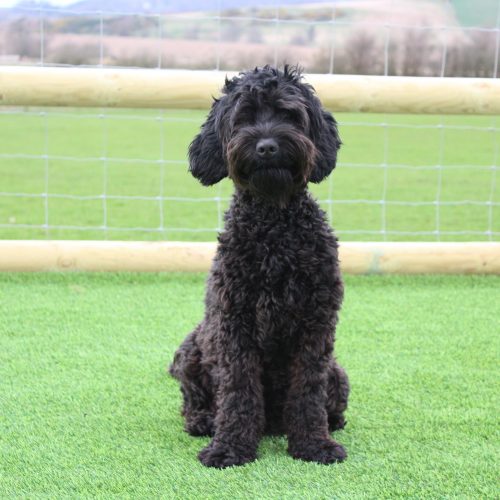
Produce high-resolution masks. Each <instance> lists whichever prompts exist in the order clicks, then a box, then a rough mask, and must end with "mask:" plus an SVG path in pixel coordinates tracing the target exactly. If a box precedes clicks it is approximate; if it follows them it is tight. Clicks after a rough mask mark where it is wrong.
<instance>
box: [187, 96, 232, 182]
mask: <svg viewBox="0 0 500 500" xmlns="http://www.w3.org/2000/svg"><path fill="white" fill-rule="evenodd" d="M221 111H222V110H221V104H220V100H218V99H215V100H214V102H213V104H212V109H211V110H210V114H209V115H208V117H207V121H206V122H205V123H204V124H203V125H202V127H201V130H200V133H199V134H198V135H197V136H196V137H195V138H194V139H193V142H192V143H191V144H190V146H189V171H190V172H191V173H192V174H193V176H194V177H196V178H197V179H198V180H199V181H200V182H201V183H202V184H203V185H204V186H211V185H212V184H215V183H216V182H219V181H220V180H222V179H223V178H224V177H226V176H227V168H226V163H225V161H224V156H223V151H222V142H221V138H220V132H219V130H218V128H219V126H220V117H219V115H220V113H221Z"/></svg>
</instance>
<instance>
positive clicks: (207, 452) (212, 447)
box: [198, 441, 256, 469]
mask: <svg viewBox="0 0 500 500" xmlns="http://www.w3.org/2000/svg"><path fill="white" fill-rule="evenodd" d="M198 458H199V459H200V462H201V463H202V464H203V465H206V466H207V467H216V468H218V469H224V468H225V467H231V466H232V465H243V464H246V463H248V462H253V461H254V460H255V458H256V453H248V452H247V453H242V452H241V451H237V450H236V449H234V448H232V447H231V446H228V445H224V444H221V443H214V442H213V441H212V442H211V443H210V444H209V445H208V446H207V447H206V448H204V449H203V450H201V451H200V453H199V454H198Z"/></svg>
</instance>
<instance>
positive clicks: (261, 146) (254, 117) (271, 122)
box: [189, 66, 341, 205]
mask: <svg viewBox="0 0 500 500" xmlns="http://www.w3.org/2000/svg"><path fill="white" fill-rule="evenodd" d="M301 79H302V77H301V74H300V70H299V69H298V68H296V67H289V66H285V67H284V69H283V70H282V71H281V70H278V69H275V68H272V67H270V66H265V67H263V68H256V69H255V70H253V71H247V72H244V73H240V75H239V76H237V77H234V78H233V79H232V80H226V84H225V86H224V88H223V90H222V93H223V95H222V97H221V98H220V99H215V100H214V103H213V105H212V109H211V111H210V114H209V115H208V118H207V121H206V122H205V123H204V125H203V126H202V128H201V131H200V133H199V134H198V135H197V136H196V137H195V139H194V140H193V142H192V143H191V145H190V147H189V161H190V171H191V173H192V174H193V175H194V176H195V177H196V178H198V179H199V180H200V181H201V183H202V184H204V185H206V186H208V185H211V184H214V183H216V182H218V181H220V180H221V179H223V178H224V177H226V176H229V177H230V178H231V179H232V180H233V181H234V183H235V184H236V185H237V186H238V187H240V188H242V189H246V190H250V191H252V192H253V193H255V194H257V195H259V196H261V197H262V198H265V199H266V200H269V201H271V202H275V203H277V204H279V205H284V204H286V202H287V201H288V199H289V198H290V196H291V195H292V194H293V193H294V192H296V191H297V190H299V189H300V188H303V187H304V186H305V185H306V184H307V183H308V182H309V181H312V182H320V181H321V180H323V179H324V178H325V177H326V176H327V175H328V174H330V172H331V171H332V170H333V168H334V167H335V163H336V159H337V150H338V149H339V147H340V144H341V142H340V138H339V136H338V132H337V123H336V122H335V120H334V118H333V116H332V115H331V114H330V113H329V112H327V111H326V110H325V109H323V107H322V106H321V103H320V101H319V99H318V98H317V97H316V95H315V94H314V90H313V88H312V87H311V86H310V85H307V84H305V83H302V81H301Z"/></svg>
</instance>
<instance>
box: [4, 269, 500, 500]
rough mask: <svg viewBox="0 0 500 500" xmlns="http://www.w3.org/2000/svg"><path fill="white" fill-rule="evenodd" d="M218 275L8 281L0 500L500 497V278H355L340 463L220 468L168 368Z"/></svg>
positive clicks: (267, 454)
mask: <svg viewBox="0 0 500 500" xmlns="http://www.w3.org/2000/svg"><path fill="white" fill-rule="evenodd" d="M204 279H205V276H204V275H197V274H191V275H189V274H184V275H180V274H154V275H153V274H143V275H139V274H106V275H104V274H78V273H68V274H3V275H0V311H1V312H0V408H1V411H0V456H1V460H0V497H1V498H13V497H22V498H41V497H47V498H110V497H112V496H116V497H118V498H160V497H161V498H168V499H176V498H179V499H185V498H192V499H198V498H203V499H217V500H221V499H238V498H259V499H287V498H289V499H297V498H301V499H302V498H304V499H323V498H324V499H327V498H346V499H352V498H395V497H405V498H409V497H411V498H495V497H498V476H497V472H498V463H499V458H500V456H499V455H500V452H499V447H498V442H499V437H500V436H499V430H498V376H499V364H498V352H499V348H500V345H499V344H500V340H499V336H498V332H499V331H500V317H499V316H498V314H496V313H495V312H494V311H498V297H499V292H498V290H499V285H500V282H499V278H498V277H493V276H490V277H488V276H485V277H478V276H462V277H460V276H451V277H440V276H428V277H424V276H420V277H389V276H386V277H384V276H370V277H351V276H348V277H346V300H345V306H344V308H343V311H342V313H341V322H340V325H339V330H338V341H337V344H336V349H337V352H338V357H339V360H340V362H341V363H342V364H343V365H344V366H345V367H346V369H347V371H348V373H349V375H350V378H351V384H352V397H351V404H350V408H349V410H348V415H347V420H348V425H347V427H346V429H345V430H344V431H342V432H341V433H338V439H339V441H341V442H342V443H343V444H344V445H345V446H346V447H347V450H348V452H349V458H348V460H347V461H346V462H345V463H343V464H337V465H332V466H321V465H315V464H310V463H304V462H300V461H294V460H292V459H291V458H290V457H289V456H288V455H287V454H286V452H285V448H286V442H285V439H284V438H273V439H270V438H265V439H264V440H263V442H262V444H261V446H260V448H259V459H258V460H257V461H256V462H255V463H252V464H249V465H247V466H245V467H242V468H233V469H228V470H225V471H218V470H213V469H207V468H204V467H203V466H202V465H200V464H199V463H198V461H197V459H196V454H197V452H198V451H199V450H200V449H201V448H202V447H203V446H204V445H205V443H206V442H207V440H206V439H204V438H192V437H190V436H188V435H187V434H185V433H184V432H182V420H181V417H180V415H179V407H180V400H181V397H180V392H179V389H178V386H177V384H176V382H175V381H174V380H172V379H171V378H169V377H168V376H167V375H166V374H165V366H166V364H167V362H168V361H169V360H170V359H171V358H172V354H173V352H174V350H175V348H176V346H177V345H178V344H179V343H180V342H181V340H182V338H183V336H184V335H185V334H186V333H187V332H189V331H190V329H191V328H193V327H194V326H195V324H196V322H197V321H198V320H199V319H200V318H201V315H202V312H203V303H202V298H203V286H204Z"/></svg>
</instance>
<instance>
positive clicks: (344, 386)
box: [326, 359, 349, 432]
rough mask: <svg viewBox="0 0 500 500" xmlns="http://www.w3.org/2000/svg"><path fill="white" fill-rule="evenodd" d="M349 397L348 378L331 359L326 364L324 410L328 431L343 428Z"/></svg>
mask: <svg viewBox="0 0 500 500" xmlns="http://www.w3.org/2000/svg"><path fill="white" fill-rule="evenodd" d="M348 397H349V379H348V378H347V374H346V372H345V370H344V369H343V368H342V367H341V366H340V365H338V364H337V362H336V361H335V360H334V359H332V360H331V362H330V363H329V366H328V388H327V401H326V410H327V412H328V428H329V430H330V432H333V431H336V430H339V429H343V428H344V426H345V424H346V421H345V419H344V411H345V410H346V409H347V399H348Z"/></svg>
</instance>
